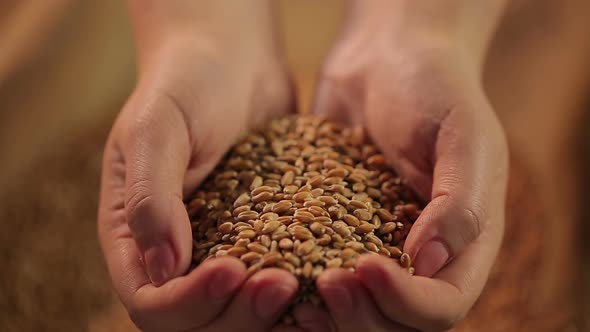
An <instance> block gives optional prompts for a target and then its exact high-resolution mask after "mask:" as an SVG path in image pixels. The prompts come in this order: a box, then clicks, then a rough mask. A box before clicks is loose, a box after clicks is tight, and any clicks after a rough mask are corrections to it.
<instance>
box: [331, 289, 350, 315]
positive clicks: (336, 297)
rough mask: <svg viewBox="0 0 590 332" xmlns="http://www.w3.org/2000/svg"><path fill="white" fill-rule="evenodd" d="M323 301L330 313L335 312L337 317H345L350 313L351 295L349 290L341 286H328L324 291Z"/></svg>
mask: <svg viewBox="0 0 590 332" xmlns="http://www.w3.org/2000/svg"><path fill="white" fill-rule="evenodd" d="M325 292H326V293H327V294H325V298H324V299H325V301H326V302H327V304H328V307H329V308H330V311H332V312H335V313H336V314H337V315H338V316H345V315H349V314H351V313H352V307H353V304H352V301H353V300H352V293H351V292H350V290H348V289H346V288H345V287H341V286H330V287H329V288H327V289H326V291H325Z"/></svg>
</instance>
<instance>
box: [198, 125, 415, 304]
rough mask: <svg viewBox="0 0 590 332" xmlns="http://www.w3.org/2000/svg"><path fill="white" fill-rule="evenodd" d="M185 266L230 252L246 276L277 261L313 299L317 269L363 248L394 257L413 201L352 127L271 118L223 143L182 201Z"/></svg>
mask: <svg viewBox="0 0 590 332" xmlns="http://www.w3.org/2000/svg"><path fill="white" fill-rule="evenodd" d="M187 209H188V212H189V216H190V219H191V224H192V229H193V237H194V252H193V261H194V266H196V265H198V264H199V263H201V262H203V261H205V260H206V259H210V258H212V257H218V256H225V255H230V256H235V257H238V258H240V259H241V260H242V261H243V262H244V263H245V264H246V265H247V266H248V273H249V274H250V275H251V274H253V273H255V272H256V271H259V270H260V269H263V268H267V267H278V268H281V269H285V270H287V271H289V272H291V273H293V274H294V275H295V276H297V278H298V279H299V281H300V286H301V287H300V292H299V296H298V297H297V300H296V303H300V302H312V303H319V302H320V300H319V297H318V296H317V294H316V292H315V290H314V282H313V280H314V279H315V278H316V277H317V276H318V275H319V274H320V273H322V271H324V269H329V268H345V269H350V270H354V266H355V262H356V259H357V258H358V257H359V255H361V254H364V253H372V254H379V255H384V256H387V257H391V258H392V259H394V260H397V261H398V262H400V263H401V265H402V266H403V267H405V268H407V269H408V271H409V272H410V273H413V268H412V267H411V261H410V257H409V256H408V255H407V254H404V253H402V248H403V245H404V241H405V238H406V236H407V234H408V232H409V230H410V228H411V226H412V223H413V222H414V221H415V220H416V218H418V216H419V214H420V212H421V210H420V206H419V204H418V200H417V199H416V196H415V195H414V194H413V192H412V191H411V190H409V188H408V187H406V186H405V185H404V183H403V181H402V180H401V179H400V177H399V176H398V175H397V174H396V173H395V172H394V171H393V170H392V169H391V168H390V167H388V166H387V165H386V163H385V159H384V157H383V155H382V154H381V153H380V151H379V150H378V148H377V147H376V146H375V145H373V144H371V143H370V142H369V141H368V139H367V138H366V137H365V135H364V134H363V132H362V130H353V129H350V128H347V127H343V126H341V125H339V124H335V123H332V122H329V121H326V120H324V119H321V118H318V117H312V116H293V117H287V118H282V119H278V120H275V121H273V122H271V123H270V124H269V126H268V127H267V128H266V129H264V130H263V131H258V132H252V133H250V134H249V135H248V136H246V137H244V138H243V139H242V140H241V141H240V142H239V143H238V144H236V145H235V146H234V148H233V149H232V150H231V151H229V153H228V154H227V155H226V157H225V158H224V160H222V161H221V162H220V163H219V165H218V167H217V168H216V169H215V170H214V171H213V172H212V174H211V175H210V176H209V178H208V179H207V180H206V181H205V182H204V183H203V184H202V185H201V186H200V188H199V190H198V191H197V192H196V193H195V194H194V195H193V197H192V198H191V199H190V200H189V202H188V204H187Z"/></svg>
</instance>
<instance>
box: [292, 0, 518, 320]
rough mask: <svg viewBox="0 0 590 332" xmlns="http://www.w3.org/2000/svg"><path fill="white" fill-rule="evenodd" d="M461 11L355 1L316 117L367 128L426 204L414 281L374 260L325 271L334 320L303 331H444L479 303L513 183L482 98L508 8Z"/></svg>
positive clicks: (416, 236) (322, 85)
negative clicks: (495, 37)
mask: <svg viewBox="0 0 590 332" xmlns="http://www.w3.org/2000/svg"><path fill="white" fill-rule="evenodd" d="M395 3H397V4H395ZM458 3H459V2H458V1H449V2H444V3H442V2H441V3H440V4H433V3H432V2H428V3H424V2H416V1H400V2H397V1H395V2H394V1H380V0H376V1H367V2H365V1H360V0H359V1H353V2H352V8H351V13H350V14H349V17H348V21H347V24H346V25H345V27H344V30H343V32H342V34H341V36H340V38H339V40H338V41H337V42H336V44H335V46H334V48H333V49H332V51H331V53H330V54H329V55H328V57H327V59H326V61H325V64H324V67H323V70H322V72H321V73H320V78H319V83H318V90H317V92H316V98H315V101H314V105H313V108H314V110H315V112H316V113H320V114H325V115H326V116H328V117H330V118H333V119H335V120H340V121H346V122H348V123H349V124H350V125H351V126H355V125H362V126H364V127H365V128H366V130H367V133H368V135H369V136H370V137H371V138H372V139H373V140H374V141H375V142H376V143H377V144H378V146H379V147H380V148H381V149H382V150H383V151H384V154H385V156H386V158H387V159H388V161H389V162H390V163H391V164H392V166H393V167H394V168H395V169H396V170H397V171H398V172H399V173H400V174H401V175H402V176H403V177H404V178H405V179H407V181H408V184H409V185H410V186H412V187H413V188H414V189H415V190H416V192H417V193H418V194H419V195H420V196H421V197H422V198H423V199H424V201H425V202H427V205H426V207H425V208H424V210H423V213H422V214H421V216H420V217H419V219H418V220H417V221H416V223H415V224H414V226H413V228H412V230H411V231H410V233H409V235H408V238H407V240H406V242H405V244H404V251H405V252H408V253H409V254H410V255H411V257H412V258H413V264H414V266H415V269H416V276H410V275H409V274H408V273H407V271H405V270H404V269H402V268H401V267H400V266H399V265H398V264H396V263H394V262H392V261H391V260H390V259H388V258H385V257H383V256H379V255H363V256H361V258H359V260H358V263H357V266H356V272H355V273H352V272H349V271H346V270H343V269H332V270H328V271H326V273H324V274H322V275H321V276H320V277H318V280H317V286H318V289H319V292H320V294H321V295H322V297H323V299H324V300H325V302H326V304H327V310H328V312H323V313H321V312H318V311H317V310H316V311H313V310H310V309H307V308H301V309H299V311H298V312H297V311H296V320H297V321H298V322H299V324H300V325H301V326H302V327H303V329H305V330H306V331H325V330H329V326H330V322H329V320H328V318H327V317H329V316H331V318H332V323H331V324H333V327H332V328H333V329H335V330H337V331H341V332H348V331H351V332H352V331H415V330H419V331H444V330H447V329H450V328H452V327H453V326H454V325H455V324H456V323H457V322H459V321H460V320H461V319H462V318H463V317H465V315H466V314H467V312H468V311H469V309H470V308H471V307H472V306H473V304H474V302H475V301H476V299H477V298H478V296H479V295H480V294H481V291H482V289H483V287H484V285H485V282H486V280H487V277H488V274H489V271H490V269H491V266H492V264H493V262H494V260H495V257H496V254H497V252H498V250H499V246H500V243H501V240H502V234H503V229H504V205H505V191H506V185H507V177H508V149H507V142H506V139H505V136H504V133H503V129H502V128H501V125H500V124H499V122H498V119H497V118H496V115H495V113H494V110H493V109H492V107H491V105H490V103H489V101H488V100H487V98H486V96H485V93H484V91H483V87H482V66H483V62H484V55H485V52H486V45H487V43H488V41H489V39H490V38H491V35H492V33H493V31H494V29H493V27H494V26H495V24H496V22H497V21H498V19H499V17H500V13H501V12H502V6H501V5H500V2H498V3H494V4H488V5H483V4H482V3H481V2H477V3H474V2H472V4H471V5H470V4H466V3H463V4H461V5H460V4H458ZM400 4H401V5H400ZM449 4H454V6H455V7H456V8H449V7H452V6H451V5H449ZM428 6H430V7H428ZM433 6H434V7H436V6H438V7H441V8H433ZM485 7H488V8H485ZM478 13H480V14H481V15H483V13H487V14H486V15H487V16H486V17H487V18H486V19H483V18H481V17H480V18H481V20H480V21H479V23H478V24H479V25H477V26H478V27H479V28H478V29H479V32H477V31H475V30H477V29H476V28H473V29H468V28H465V27H464V26H470V23H469V22H472V21H473V22H477V19H475V18H473V17H477V14H478ZM494 13H496V14H495V15H494ZM481 15H480V16H481ZM464 17H465V18H464ZM486 22H487V23H486Z"/></svg>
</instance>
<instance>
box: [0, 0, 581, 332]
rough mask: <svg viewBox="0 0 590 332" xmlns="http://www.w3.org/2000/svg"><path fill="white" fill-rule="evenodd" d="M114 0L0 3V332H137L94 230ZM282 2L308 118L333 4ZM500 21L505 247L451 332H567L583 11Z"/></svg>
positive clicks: (118, 55)
mask: <svg viewBox="0 0 590 332" xmlns="http://www.w3.org/2000/svg"><path fill="white" fill-rule="evenodd" d="M121 3H122V1H120V0H103V1H84V2H82V1H80V2H78V1H73V0H56V1H45V2H41V1H34V0H26V1H25V0H23V1H16V0H8V1H2V3H0V161H1V163H0V165H1V166H0V222H1V225H2V231H1V232H0V266H1V268H2V273H0V331H45V330H47V331H80V330H91V331H115V330H120V331H129V330H133V328H132V325H130V323H129V321H128V319H127V317H126V314H125V311H124V310H123V309H122V308H121V306H120V304H119V303H118V301H117V299H116V297H114V296H113V294H112V293H111V290H110V284H109V280H108V274H107V273H106V271H105V269H104V264H103V261H102V257H101V254H100V251H99V248H98V242H97V239H96V234H95V222H96V221H95V217H96V216H95V215H96V199H97V191H98V177H99V174H100V154H101V149H102V145H103V142H104V139H105V137H106V135H107V133H108V129H109V126H110V123H112V120H113V117H114V116H115V114H116V112H117V111H118V109H119V108H120V106H121V104H122V103H123V102H124V100H125V98H126V96H127V95H128V93H129V91H130V89H131V88H132V86H133V80H134V67H133V66H134V65H133V48H132V40H131V37H130V32H129V27H128V24H127V21H126V16H125V12H124V9H123V7H122V4H121ZM280 5H281V9H280V10H281V14H282V16H283V18H284V19H283V30H284V34H285V45H286V50H287V57H288V60H289V63H290V64H291V65H292V68H293V70H294V74H295V78H296V80H297V82H298V86H299V89H300V100H301V105H302V106H303V108H305V107H306V105H307V104H308V102H309V99H310V98H311V94H312V87H313V79H314V77H315V73H316V71H317V69H318V68H319V64H320V59H321V56H322V55H323V54H324V53H325V52H326V50H327V48H328V46H329V43H330V40H331V39H332V38H333V37H334V35H335V34H336V31H337V30H336V28H337V25H338V22H340V21H341V19H342V14H343V13H344V6H343V1H336V0H330V1H326V0H324V1H322V2H317V1H313V0H303V1H287V0H284V1H280ZM505 21H506V22H505V24H504V25H503V28H502V29H501V31H500V32H499V34H498V37H497V38H496V40H495V42H494V46H493V48H492V52H491V54H492V55H491V57H490V59H489V61H488V65H487V67H486V87H487V90H488V93H489V95H490V99H491V100H492V103H493V104H494V106H495V107H496V109H497V111H498V114H499V116H500V118H501V120H502V122H503V124H504V126H505V127H506V129H507V132H508V135H509V138H510V144H511V150H512V154H513V156H514V158H513V166H512V170H513V173H512V176H511V186H510V194H509V204H508V207H509V211H508V220H507V231H506V238H505V245H504V247H503V251H502V253H501V254H500V256H499V258H498V263H497V266H496V269H495V271H494V273H493V275H492V277H491V279H490V282H489V285H488V288H487V290H486V292H485V293H484V295H483V296H482V299H481V301H480V303H478V305H477V306H476V308H475V309H474V310H473V312H472V314H471V315H470V316H469V318H468V319H467V321H466V322H464V323H463V324H462V325H461V327H460V329H461V330H468V331H579V330H583V327H582V325H581V323H579V322H580V321H581V317H583V316H584V315H583V313H584V312H585V310H584V309H585V307H584V306H583V301H581V300H582V294H583V292H582V291H580V289H582V287H581V285H583V283H582V278H580V276H581V275H582V274H581V273H582V272H581V269H579V267H584V266H587V265H584V264H582V262H583V261H582V257H581V255H577V254H576V252H578V251H579V249H581V248H584V246H583V245H584V243H583V242H581V241H579V239H580V238H581V234H583V233H582V229H583V227H582V225H585V224H583V223H582V222H581V220H582V217H583V216H584V211H585V210H583V209H581V207H582V205H583V204H582V203H585V201H583V199H584V198H585V197H588V196H587V194H588V193H587V192H583V191H582V190H583V189H584V187H583V186H582V185H581V181H583V180H584V177H583V176H582V175H584V174H585V173H584V172H583V170H584V169H585V168H583V164H582V163H581V160H582V158H581V157H582V156H583V155H586V156H587V155H590V151H589V150H588V149H586V150H584V143H585V142H590V137H589V136H588V134H587V133H588V131H584V130H583V128H584V126H585V123H587V122H588V121H583V120H582V119H583V116H584V114H585V113H588V112H584V111H585V109H586V106H585V105H587V102H588V100H589V98H587V97H588V92H590V89H589V88H588V87H590V84H588V83H590V81H589V77H590V70H589V69H590V39H589V38H587V36H588V34H589V33H590V3H588V2H587V1H585V0H565V1H560V0H537V1H532V0H529V1H527V0H513V5H512V6H511V9H510V11H509V13H508V15H507V18H506V20H505ZM586 180H588V179H586ZM580 211H581V212H580ZM585 215H586V217H588V213H587V212H586V213H585ZM585 220H588V219H587V218H586V219H585ZM576 324H577V325H576Z"/></svg>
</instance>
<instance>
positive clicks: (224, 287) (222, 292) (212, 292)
mask: <svg viewBox="0 0 590 332" xmlns="http://www.w3.org/2000/svg"><path fill="white" fill-rule="evenodd" d="M241 283H242V278H241V277H240V275H239V274H237V273H234V271H231V270H221V271H217V272H216V273H215V274H214V275H213V278H212V279H211V281H210V282H209V286H208V290H209V296H210V297H211V299H212V300H214V301H219V300H225V299H227V298H228V297H230V296H231V295H232V294H233V293H234V292H235V291H236V290H237V289H238V287H239V286H240V284H241Z"/></svg>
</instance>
